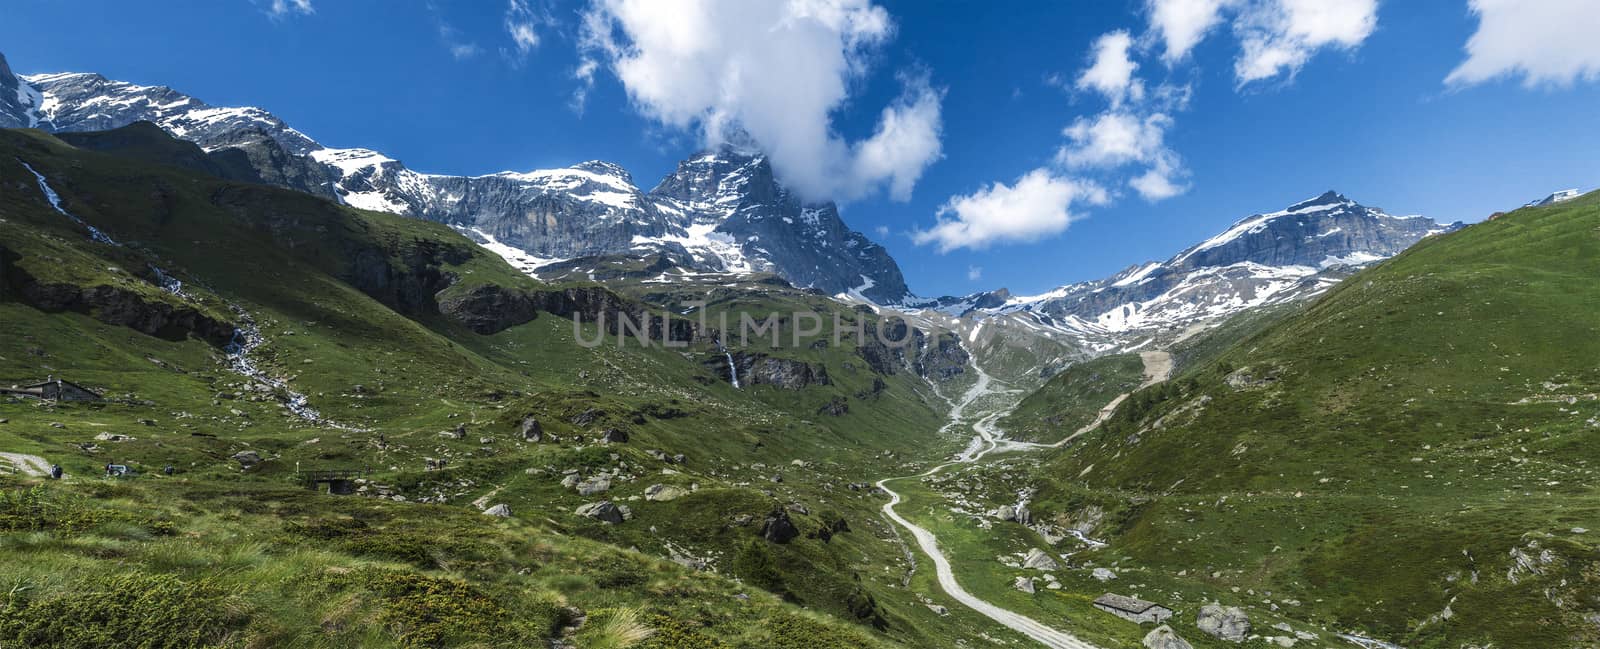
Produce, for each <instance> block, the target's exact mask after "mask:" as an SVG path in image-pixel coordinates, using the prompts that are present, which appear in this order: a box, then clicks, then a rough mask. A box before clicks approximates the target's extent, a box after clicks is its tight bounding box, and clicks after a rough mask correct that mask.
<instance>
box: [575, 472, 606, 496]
mask: <svg viewBox="0 0 1600 649" xmlns="http://www.w3.org/2000/svg"><path fill="white" fill-rule="evenodd" d="M563 484H565V482H563ZM577 487H578V495H580V496H593V495H595V494H602V493H605V492H607V491H610V490H611V478H610V477H609V476H603V475H597V476H593V477H591V478H589V479H587V480H584V481H582V482H579V483H578V485H577Z"/></svg>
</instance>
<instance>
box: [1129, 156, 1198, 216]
mask: <svg viewBox="0 0 1600 649" xmlns="http://www.w3.org/2000/svg"><path fill="white" fill-rule="evenodd" d="M1188 176H1189V171H1188V170H1187V169H1185V168H1184V167H1183V165H1182V163H1181V162H1180V161H1179V159H1178V155H1177V154H1176V153H1173V152H1172V151H1170V150H1166V149H1163V150H1162V153H1161V155H1158V156H1156V159H1155V160H1154V161H1153V162H1152V163H1151V165H1150V168H1149V169H1148V170H1146V171H1145V172H1144V173H1143V174H1140V175H1139V176H1137V177H1135V178H1134V179H1133V180H1130V181H1128V185H1129V186H1130V187H1133V190H1134V191H1136V192H1139V196H1141V197H1143V198H1144V199H1145V200H1146V201H1149V202H1151V203H1154V202H1157V201H1164V200H1166V199H1169V198H1172V197H1174V196H1177V195H1179V194H1182V193H1184V192H1187V191H1189V184H1188V183H1187V182H1184V179H1186V178H1188Z"/></svg>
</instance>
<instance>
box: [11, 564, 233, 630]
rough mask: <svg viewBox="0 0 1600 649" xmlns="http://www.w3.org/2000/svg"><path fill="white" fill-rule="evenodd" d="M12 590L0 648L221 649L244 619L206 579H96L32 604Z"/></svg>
mask: <svg viewBox="0 0 1600 649" xmlns="http://www.w3.org/2000/svg"><path fill="white" fill-rule="evenodd" d="M30 594H31V593H30V591H28V590H26V589H13V590H12V591H11V593H10V594H9V595H8V596H7V599H6V601H5V604H4V607H3V608H0V645H9V644H10V643H17V645H18V646H23V647H85V648H88V647H94V648H96V649H100V648H119V647H128V648H136V649H160V648H164V647H214V646H221V645H223V644H226V643H227V642H228V641H229V639H230V635H231V634H232V633H233V632H234V631H236V630H238V629H240V628H242V627H243V625H244V623H245V622H246V621H247V617H246V615H245V614H244V613H242V612H241V607H240V606H239V604H238V602H237V601H236V600H235V599H234V598H233V597H231V596H230V595H229V594H228V593H227V592H225V591H223V590H222V589H221V588H218V587H216V586H215V585H213V584H212V582H210V581H209V580H200V581H195V582H185V581H183V580H180V579H178V578H177V577H173V576H170V575H146V574H143V573H138V572H129V573H122V574H118V575H110V576H105V577H94V578H90V579H87V580H84V581H82V582H80V583H77V584H73V585H72V588H71V590H70V591H68V592H63V593H59V594H55V595H51V596H46V597H43V598H41V599H39V600H37V601H34V600H32V599H31V598H30V597H29V595H30Z"/></svg>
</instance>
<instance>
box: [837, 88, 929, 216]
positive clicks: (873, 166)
mask: <svg viewBox="0 0 1600 649" xmlns="http://www.w3.org/2000/svg"><path fill="white" fill-rule="evenodd" d="M901 81H902V83H903V85H904V86H905V88H904V90H903V91H902V92H901V94H900V98H899V99H896V100H895V102H894V103H893V104H891V105H890V106H888V107H887V108H884V109H883V115H882V116H880V117H879V119H878V130H877V132H875V133H873V134H872V137H871V138H868V139H867V140H864V141H862V142H859V143H857V144H856V146H855V177H856V178H857V179H859V180H861V181H863V182H867V183H873V184H876V183H879V182H882V181H885V180H887V181H888V183H889V196H890V197H891V198H893V199H895V200H898V201H906V200H910V199H911V190H912V188H914V187H915V186H916V184H917V179H919V178H921V177H922V171H923V169H926V168H927V166H928V165H929V164H930V163H932V162H933V161H935V160H938V159H939V158H941V157H943V154H942V153H941V151H942V149H943V147H942V146H941V145H940V142H939V138H940V134H941V132H942V131H943V130H944V125H943V120H942V119H941V118H940V114H939V102H940V100H942V99H943V98H944V92H943V91H941V90H937V89H935V88H933V86H931V85H929V83H928V75H927V74H925V73H924V74H918V75H901Z"/></svg>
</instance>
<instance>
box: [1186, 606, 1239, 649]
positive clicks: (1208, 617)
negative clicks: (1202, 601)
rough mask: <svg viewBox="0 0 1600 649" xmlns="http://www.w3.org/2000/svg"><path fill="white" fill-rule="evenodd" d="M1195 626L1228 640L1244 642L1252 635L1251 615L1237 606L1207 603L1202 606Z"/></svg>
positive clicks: (1213, 635)
mask: <svg viewBox="0 0 1600 649" xmlns="http://www.w3.org/2000/svg"><path fill="white" fill-rule="evenodd" d="M1195 626H1198V627H1200V630H1201V631H1204V632H1205V633H1207V634H1209V635H1211V636H1212V637H1215V638H1219V639H1222V640H1227V641H1228V642H1244V640H1245V638H1246V637H1248V636H1249V635H1250V616H1248V615H1246V614H1245V612H1244V611H1243V610H1240V609H1239V607H1237V606H1228V607H1224V606H1222V605H1220V604H1216V603H1212V604H1206V605H1205V606H1202V607H1200V613H1199V615H1198V616H1197V617H1196V619H1195Z"/></svg>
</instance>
